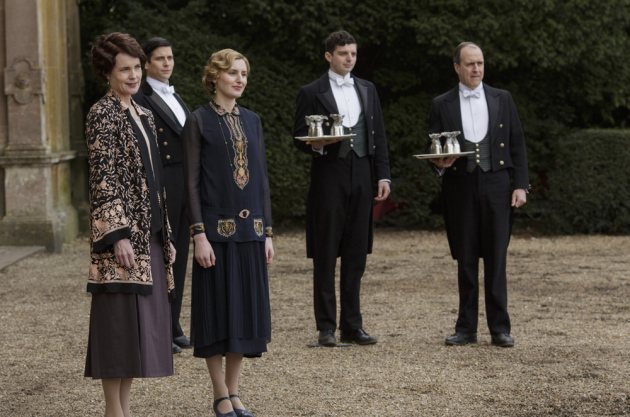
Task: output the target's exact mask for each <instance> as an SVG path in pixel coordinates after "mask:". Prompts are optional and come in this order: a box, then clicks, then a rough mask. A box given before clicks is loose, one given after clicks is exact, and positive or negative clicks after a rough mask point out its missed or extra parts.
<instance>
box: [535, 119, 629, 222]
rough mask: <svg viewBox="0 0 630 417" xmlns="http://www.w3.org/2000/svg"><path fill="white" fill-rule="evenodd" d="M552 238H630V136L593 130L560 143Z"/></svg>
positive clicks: (553, 177) (552, 186)
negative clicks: (605, 235) (564, 235)
mask: <svg viewBox="0 0 630 417" xmlns="http://www.w3.org/2000/svg"><path fill="white" fill-rule="evenodd" d="M555 157H556V158H555V161H556V163H555V169H554V170H553V171H551V173H550V176H549V209H550V210H549V216H548V217H547V219H546V221H545V224H546V226H547V228H546V231H547V232H550V233H610V234H620V233H630V130H618V129H588V130H582V131H578V132H575V133H573V134H571V135H568V136H566V137H564V138H562V139H560V140H559V141H558V142H557V148H556V151H555Z"/></svg>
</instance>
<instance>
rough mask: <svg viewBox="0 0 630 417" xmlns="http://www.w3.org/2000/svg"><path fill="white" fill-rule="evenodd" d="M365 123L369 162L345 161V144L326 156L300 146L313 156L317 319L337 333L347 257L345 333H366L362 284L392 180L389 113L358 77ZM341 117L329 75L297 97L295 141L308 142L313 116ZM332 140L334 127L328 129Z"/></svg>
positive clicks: (309, 241)
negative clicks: (377, 200)
mask: <svg viewBox="0 0 630 417" xmlns="http://www.w3.org/2000/svg"><path fill="white" fill-rule="evenodd" d="M353 78H354V82H355V88H356V90H357V92H358V96H359V100H360V103H361V107H362V111H363V117H364V121H365V130H366V139H367V142H368V143H367V145H368V156H367V157H364V158H358V157H357V156H356V155H355V154H354V152H350V153H349V156H348V157H347V158H339V156H338V155H339V147H340V143H335V144H331V145H327V146H325V147H324V150H323V154H319V153H317V152H314V151H313V150H312V148H311V145H309V144H306V143H304V142H302V141H298V140H294V143H295V145H296V146H297V147H298V149H300V150H301V151H303V152H306V153H308V154H310V155H311V156H312V157H313V159H312V162H311V183H310V189H309V195H308V200H307V223H306V247H307V256H308V257H310V258H313V264H314V280H315V317H316V321H317V327H318V329H319V330H329V329H334V328H335V327H336V319H335V316H336V312H335V309H336V307H335V289H334V279H335V269H334V268H335V263H336V258H337V257H338V256H340V257H341V277H340V282H341V320H340V326H339V327H340V328H341V329H342V330H344V329H345V330H352V329H356V328H361V327H362V321H361V313H360V306H359V292H360V281H361V277H362V275H363V271H364V268H365V260H366V256H367V254H368V253H371V251H372V204H373V187H374V186H375V185H376V183H377V182H378V180H382V179H387V180H389V179H390V171H389V157H388V151H387V140H386V136H385V126H384V122H383V112H382V110H381V105H380V100H379V97H378V93H377V91H376V88H375V86H374V84H372V83H371V82H369V81H366V80H363V79H360V78H357V77H353ZM337 113H339V111H338V108H337V105H336V103H335V98H334V96H333V93H332V90H331V87H330V80H329V77H328V73H326V74H324V75H323V76H322V77H320V78H319V79H317V80H315V81H313V82H312V83H310V84H307V85H305V86H303V87H302V88H301V89H300V91H299V93H298V96H297V100H296V113H295V120H294V122H295V124H294V130H293V135H294V136H306V135H307V134H308V126H307V124H306V121H305V118H304V117H305V116H307V115H315V114H319V115H330V114H337ZM324 134H330V126H329V124H326V125H325V126H324Z"/></svg>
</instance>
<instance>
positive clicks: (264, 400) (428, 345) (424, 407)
mask: <svg viewBox="0 0 630 417" xmlns="http://www.w3.org/2000/svg"><path fill="white" fill-rule="evenodd" d="M274 241H275V245H276V253H277V257H276V260H275V262H274V264H273V266H272V267H271V270H270V277H271V298H272V316H273V341H272V343H271V344H270V345H269V353H267V354H265V355H264V356H263V357H262V358H261V359H256V360H246V361H245V366H244V369H243V382H242V387H241V394H242V398H243V401H244V403H245V404H246V405H247V406H248V407H249V408H250V409H251V410H252V411H253V412H255V413H256V415H257V416H258V417H265V416H274V417H287V416H344V417H345V416H357V415H358V416H403V415H404V416H523V417H525V416H567V417H568V416H592V417H595V416H597V417H600V416H619V415H630V383H629V382H628V378H629V376H630V360H629V358H630V356H629V354H628V350H629V348H630V324H629V323H630V301H629V300H630V272H629V271H630V250H629V249H628V248H630V237H628V236H619V237H610V236H578V237H558V238H547V237H545V238H534V237H525V236H522V237H518V236H517V237H515V238H513V240H512V244H511V246H510V255H509V259H508V281H509V295H510V303H509V304H510V312H511V316H512V325H513V335H514V336H515V338H516V347H514V348H513V349H500V348H496V347H493V346H491V345H490V337H489V335H488V332H487V329H486V328H485V327H481V328H480V333H479V338H480V340H479V343H478V344H477V345H473V346H466V347H447V346H445V345H444V337H446V336H447V335H448V334H450V333H451V332H452V329H453V325H454V321H455V317H456V313H457V311H456V308H457V289H456V281H455V270H456V266H455V263H454V261H453V260H452V259H451V258H450V256H449V254H448V248H447V243H446V238H445V236H444V235H443V234H442V233H427V232H420V231H413V232H409V231H396V230H389V229H377V231H376V241H375V248H374V249H375V253H374V254H373V255H371V256H370V257H369V260H368V269H367V272H366V274H365V277H364V283H363V295H362V301H363V313H364V323H365V327H366V329H367V330H368V332H370V333H372V334H374V335H378V336H379V343H378V344H377V345H374V346H368V347H358V346H352V347H345V348H309V347H308V345H309V344H311V343H313V342H314V341H315V339H316V331H315V325H314V320H313V317H312V316H313V313H312V302H311V299H312V294H311V291H312V284H311V265H310V262H309V261H308V260H307V259H306V258H305V250H304V236H303V234H302V233H301V232H298V231H293V232H285V233H278V234H277V237H276V238H275V239H274ZM87 267H88V242H87V240H86V239H85V238H81V239H77V240H76V241H74V242H72V243H71V244H68V245H66V246H65V248H64V253H63V254H38V255H36V256H32V257H30V258H28V259H25V260H23V261H21V262H19V263H18V264H15V265H13V266H10V267H8V268H6V269H5V270H4V271H2V272H0V283H1V284H0V332H1V333H2V334H3V337H2V349H1V350H0V363H1V364H2V365H1V369H0V387H1V389H0V415H1V416H20V417H21V416H99V415H102V413H103V410H104V402H103V397H102V391H101V387H100V382H99V381H94V380H91V379H85V378H83V366H84V361H85V350H86V343H87V328H88V315H89V303H90V297H89V295H87V294H86V293H85V281H86V276H87ZM189 282H190V281H188V283H189ZM480 303H482V304H481V305H483V300H480ZM189 307H190V297H189V294H186V295H185V299H184V311H183V321H184V323H185V324H186V327H188V322H189ZM482 310H483V309H482ZM480 325H482V326H484V325H485V318H484V317H481V318H480ZM174 360H175V375H174V376H173V377H169V378H161V379H144V380H136V381H134V385H133V388H132V412H133V413H134V415H135V416H211V415H213V414H212V412H211V406H210V405H211V400H212V399H211V389H210V383H209V378H208V376H207V371H206V369H205V364H204V362H203V361H202V360H200V359H196V358H193V357H192V354H191V352H190V350H187V351H184V353H182V354H179V355H176V356H175V359H174Z"/></svg>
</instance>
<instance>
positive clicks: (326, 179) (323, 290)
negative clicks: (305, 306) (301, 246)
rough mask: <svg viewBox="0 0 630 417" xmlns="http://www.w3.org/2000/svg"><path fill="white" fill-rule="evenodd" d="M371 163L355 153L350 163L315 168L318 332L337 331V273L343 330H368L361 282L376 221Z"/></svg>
mask: <svg viewBox="0 0 630 417" xmlns="http://www.w3.org/2000/svg"><path fill="white" fill-rule="evenodd" d="M372 200H373V191H372V180H371V169H370V160H369V158H368V157H363V158H359V157H357V156H356V154H355V153H354V152H350V153H349V154H348V155H347V156H346V157H345V158H318V159H317V160H315V161H314V163H313V165H312V166H311V186H310V190H309V207H308V212H309V216H308V217H309V221H310V222H311V225H310V227H311V231H312V234H313V237H312V243H313V246H312V255H313V295H314V297H313V298H314V308H315V321H316V324H317V329H318V330H334V329H336V328H337V320H336V309H337V307H336V295H335V268H336V264H337V257H340V258H341V267H340V268H341V269H340V281H339V289H340V304H341V309H340V319H339V328H340V329H341V330H354V329H360V328H362V327H363V320H362V316H361V300H360V295H361V278H362V277H363V272H364V271H365V264H366V260H367V253H368V245H369V234H370V227H371V224H370V222H371V219H372Z"/></svg>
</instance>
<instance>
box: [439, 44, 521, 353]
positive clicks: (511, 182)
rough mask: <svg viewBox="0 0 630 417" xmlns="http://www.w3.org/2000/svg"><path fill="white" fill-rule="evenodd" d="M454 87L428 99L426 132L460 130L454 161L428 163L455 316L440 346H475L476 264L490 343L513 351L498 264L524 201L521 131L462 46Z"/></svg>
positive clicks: (479, 58) (507, 101) (506, 97)
mask: <svg viewBox="0 0 630 417" xmlns="http://www.w3.org/2000/svg"><path fill="white" fill-rule="evenodd" d="M453 62H454V66H455V72H456V73H457V75H458V77H459V85H458V86H457V87H455V88H453V89H452V90H450V91H448V92H446V93H444V94H442V95H441V96H439V97H436V98H435V99H433V102H432V104H431V113H430V117H429V132H430V133H439V132H445V131H460V132H462V134H461V135H460V137H458V140H459V143H460V147H461V150H462V151H473V152H474V153H473V154H470V155H467V156H465V157H461V158H453V157H451V158H443V159H440V160H433V161H434V163H435V165H436V166H437V167H438V168H439V171H440V173H441V174H443V176H442V195H443V198H444V221H445V225H446V234H447V237H448V243H449V246H450V249H451V255H452V256H453V258H454V259H456V260H457V277H458V287H459V314H458V318H457V323H456V325H455V334H453V335H451V336H449V337H447V338H446V344H447V345H466V344H468V343H476V342H477V316H478V298H479V278H478V272H479V258H483V264H484V291H485V302H486V316H487V322H488V327H489V329H490V334H491V337H492V344H493V345H496V346H502V347H512V346H514V339H513V337H512V336H511V335H510V331H511V329H510V317H509V315H508V311H507V283H506V258H507V248H508V244H509V241H510V235H511V230H512V213H513V209H514V208H518V207H521V206H522V205H523V204H525V203H526V201H527V189H528V183H529V180H528V170H527V153H526V149H525V139H524V137H523V129H522V127H521V122H520V120H519V117H518V113H517V111H516V106H515V104H514V101H513V100H512V96H511V94H510V93H509V92H507V91H505V90H500V89H497V88H492V87H490V86H489V85H487V84H484V83H482V80H483V75H484V59H483V52H482V51H481V48H479V46H477V45H475V44H474V43H472V42H463V43H461V44H460V45H459V46H457V48H456V49H455V54H454V56H453Z"/></svg>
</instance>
